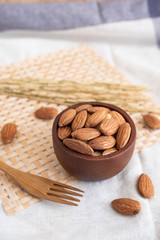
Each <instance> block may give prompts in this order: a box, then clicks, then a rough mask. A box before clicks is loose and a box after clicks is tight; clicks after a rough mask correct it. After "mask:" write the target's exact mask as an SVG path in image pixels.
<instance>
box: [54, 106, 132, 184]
mask: <svg viewBox="0 0 160 240" xmlns="http://www.w3.org/2000/svg"><path fill="white" fill-rule="evenodd" d="M63 129H64V130H65V131H63ZM66 130H67V131H66ZM63 132H64V136H63ZM52 136H53V146H54V150H55V154H56V156H57V159H58V160H59V162H60V164H61V165H62V166H63V168H64V169H65V170H66V171H68V172H69V173H70V174H71V175H73V176H75V177H77V178H79V179H82V180H87V181H96V180H103V179H107V178H110V177H113V176H114V175H116V174H118V173H119V172H120V171H122V170H123V168H124V167H125V166H126V165H127V163H128V162H129V160H130V158H131V156H132V154H133V150H134V146H135V140H136V129H135V125H134V122H133V121H132V119H131V118H130V116H129V115H128V114H127V113H126V112H125V111H124V110H122V109H120V108H119V107H117V106H115V105H111V104H107V103H101V102H87V103H79V104H75V105H73V106H71V107H69V108H67V109H65V110H64V111H63V112H61V113H60V114H59V115H58V116H57V117H56V119H55V121H54V124H53V129H52Z"/></svg>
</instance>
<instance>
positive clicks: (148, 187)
mask: <svg viewBox="0 0 160 240" xmlns="http://www.w3.org/2000/svg"><path fill="white" fill-rule="evenodd" d="M138 190H139V192H140V193H141V194H142V196H143V197H145V198H153V196H154V187H153V184H152V181H151V179H150V178H149V177H148V176H147V175H146V174H144V173H142V174H141V175H140V177H139V179H138Z"/></svg>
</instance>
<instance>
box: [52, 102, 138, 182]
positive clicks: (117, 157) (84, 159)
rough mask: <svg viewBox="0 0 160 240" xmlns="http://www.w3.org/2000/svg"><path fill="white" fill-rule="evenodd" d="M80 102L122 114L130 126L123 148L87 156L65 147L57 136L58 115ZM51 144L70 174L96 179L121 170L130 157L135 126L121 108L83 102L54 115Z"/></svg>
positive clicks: (107, 176) (84, 178)
mask: <svg viewBox="0 0 160 240" xmlns="http://www.w3.org/2000/svg"><path fill="white" fill-rule="evenodd" d="M82 104H91V105H93V106H103V107H107V108H110V109H111V110H115V111H117V112H119V113H120V114H122V115H123V117H124V118H125V120H126V121H127V122H128V123H129V124H130V126H131V136H130V139H129V141H128V143H127V144H126V146H125V147H124V148H122V149H121V150H119V151H117V152H114V153H111V154H109V155H106V156H87V155H83V154H80V153H77V152H74V151H72V150H70V149H69V148H67V147H66V146H65V145H64V144H63V142H62V141H61V140H60V139H59V138H58V134H57V129H58V121H59V118H60V116H61V115H62V114H63V113H64V112H65V111H66V110H68V109H70V108H76V107H78V106H80V105H82ZM52 137H53V146H54V151H55V154H56V156H57V159H58V161H59V162H60V164H61V165H62V166H63V168H64V169H65V170H66V171H67V172H69V173H70V174H71V175H73V176H75V177H76V178H78V179H81V180H85V181H98V180H103V179H107V178H111V177H113V176H115V175H116V174H118V173H119V172H121V171H122V170H123V169H124V167H125V166H126V165H127V164H128V162H129V160H130V159H131V157H132V154H133V151H134V147H135V141H136V128H135V125H134V122H133V121H132V119H131V118H130V116H129V115H128V114H127V113H126V112H125V111H124V110H122V109H121V108H119V107H117V106H115V105H111V104H108V103H101V102H84V103H78V104H75V105H72V106H70V107H69V108H67V109H65V110H64V111H62V112H61V113H60V114H58V116H57V117H56V119H55V121H54V123H53V128H52Z"/></svg>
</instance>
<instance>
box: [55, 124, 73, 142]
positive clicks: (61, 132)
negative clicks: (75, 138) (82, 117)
mask: <svg viewBox="0 0 160 240" xmlns="http://www.w3.org/2000/svg"><path fill="white" fill-rule="evenodd" d="M70 135H71V127H70V126H65V127H59V128H58V137H59V138H60V139H61V140H63V139H65V138H67V137H69V136H70Z"/></svg>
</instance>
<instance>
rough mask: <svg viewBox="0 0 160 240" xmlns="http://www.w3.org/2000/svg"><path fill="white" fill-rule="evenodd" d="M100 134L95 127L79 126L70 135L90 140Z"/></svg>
mask: <svg viewBox="0 0 160 240" xmlns="http://www.w3.org/2000/svg"><path fill="white" fill-rule="evenodd" d="M100 134H101V132H100V131H98V130H97V129H95V128H81V129H77V130H75V131H74V132H72V134H71V135H72V137H73V138H76V139H78V140H90V139H93V138H96V137H98V136H99V135H100Z"/></svg>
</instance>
